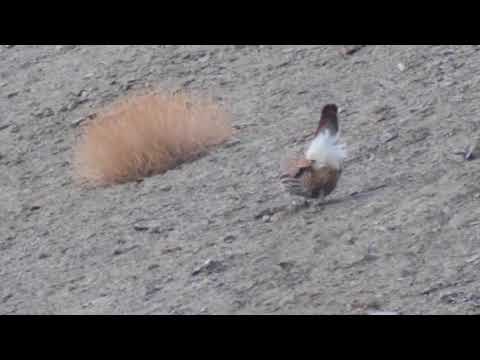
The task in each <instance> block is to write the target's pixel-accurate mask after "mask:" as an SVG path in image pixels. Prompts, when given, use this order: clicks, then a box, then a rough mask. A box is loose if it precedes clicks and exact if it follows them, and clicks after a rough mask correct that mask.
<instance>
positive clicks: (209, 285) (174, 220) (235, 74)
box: [0, 45, 480, 314]
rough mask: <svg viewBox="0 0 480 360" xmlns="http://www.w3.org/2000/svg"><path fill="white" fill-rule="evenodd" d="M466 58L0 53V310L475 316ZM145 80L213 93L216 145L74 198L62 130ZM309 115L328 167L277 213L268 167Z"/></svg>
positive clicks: (478, 254) (478, 290)
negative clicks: (322, 198)
mask: <svg viewBox="0 0 480 360" xmlns="http://www.w3.org/2000/svg"><path fill="white" fill-rule="evenodd" d="M345 50H347V51H345ZM479 50H480V47H478V46H363V47H362V46H358V47H357V46H348V47H346V48H345V47H343V46H67V45H64V46H55V45H48V46H20V45H17V46H13V47H11V46H5V45H3V46H0V109H1V111H0V189H1V190H0V264H1V266H0V284H1V286H0V313H1V314H72V313H73V314H199V313H202V314H272V313H276V314H365V313H368V312H370V311H393V312H396V313H400V314H473V313H480V207H479V203H480V183H479V178H480V159H478V158H477V159H475V158H474V157H475V156H471V157H470V158H469V160H465V159H464V156H462V154H459V153H458V152H461V151H464V150H465V148H466V147H467V146H468V145H471V144H473V143H474V141H475V140H476V139H478V138H479V137H480V119H479V117H478V114H479V112H480V83H479V82H480V78H479V77H478V75H477V74H479V73H480V52H479ZM145 86H158V87H161V88H165V89H172V90H175V89H182V88H184V89H187V90H190V91H193V92H195V93H200V94H205V95H209V96H210V95H211V96H214V97H215V98H216V99H217V100H218V101H220V102H222V103H223V104H224V105H225V106H226V107H227V108H228V109H229V110H230V111H231V112H232V114H233V123H234V126H235V129H236V132H235V135H234V138H233V139H232V140H231V141H230V142H229V143H227V144H226V145H224V146H222V147H220V148H218V149H217V150H215V151H213V152H212V153H210V154H209V155H207V156H205V157H203V158H201V159H199V160H197V161H195V162H193V163H190V164H185V165H183V166H182V167H180V168H178V169H175V170H172V171H169V172H167V173H166V174H165V175H161V176H155V177H151V178H148V179H146V180H145V181H143V182H141V183H131V184H125V185H119V186H113V187H110V188H97V189H91V190H87V189H84V188H81V187H79V186H77V185H76V184H75V183H74V182H73V179H72V172H71V171H72V169H71V160H72V145H73V144H74V141H75V137H76V135H77V133H78V123H79V120H80V119H82V118H83V117H85V116H86V115H88V114H90V113H92V112H94V111H95V109H96V108H98V107H99V106H101V105H102V104H107V103H109V102H110V101H112V100H114V99H116V98H118V97H120V96H123V95H125V94H127V93H129V92H131V91H135V89H141V88H143V87H145ZM327 102H335V103H337V104H338V105H339V106H340V107H341V108H342V112H341V114H340V115H341V118H340V124H341V128H342V136H343V139H344V141H345V142H346V143H347V145H348V149H349V155H348V161H347V162H346V164H345V170H344V173H343V175H342V178H341V181H340V183H339V185H338V188H337V190H336V191H335V192H334V193H333V194H332V195H331V196H330V198H329V202H328V203H327V204H325V205H323V206H318V205H317V204H315V203H312V204H311V206H310V207H306V208H303V209H298V210H296V211H294V210H292V208H291V207H289V204H290V203H291V198H289V197H288V196H286V194H285V193H284V191H283V189H282V187H281V186H280V183H279V181H278V176H279V169H280V164H281V161H282V159H284V158H285V156H287V155H289V154H292V153H294V152H296V151H299V150H302V149H303V148H304V146H305V145H306V143H307V141H308V140H309V139H310V138H309V137H308V134H309V133H311V131H312V130H314V128H315V126H316V123H317V120H318V117H319V112H320V110H321V108H322V106H323V105H324V104H325V103H327ZM474 155H475V153H474Z"/></svg>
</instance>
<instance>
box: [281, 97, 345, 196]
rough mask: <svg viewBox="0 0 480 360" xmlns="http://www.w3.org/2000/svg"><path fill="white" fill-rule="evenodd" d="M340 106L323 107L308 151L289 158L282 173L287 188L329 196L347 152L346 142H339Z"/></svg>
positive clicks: (283, 182)
mask: <svg viewBox="0 0 480 360" xmlns="http://www.w3.org/2000/svg"><path fill="white" fill-rule="evenodd" d="M338 140H339V126H338V107H337V105H335V104H327V105H325V106H324V107H323V109H322V113H321V116H320V121H319V123H318V127H317V129H316V131H315V133H314V138H313V140H312V141H311V142H310V144H309V146H308V147H307V149H306V151H305V153H304V154H303V155H302V156H300V157H297V158H295V159H289V160H288V161H287V166H286V168H285V169H284V171H283V173H282V174H281V176H280V179H281V183H282V184H283V185H284V188H285V189H286V191H287V192H288V193H289V194H291V195H294V196H301V197H303V198H306V199H319V200H320V202H323V200H324V199H325V197H326V196H327V195H329V194H331V193H332V191H333V190H334V189H335V188H336V186H337V183H338V180H339V179H340V176H341V174H342V170H343V162H344V159H345V158H346V156H347V152H346V145H345V144H343V143H339V141H338Z"/></svg>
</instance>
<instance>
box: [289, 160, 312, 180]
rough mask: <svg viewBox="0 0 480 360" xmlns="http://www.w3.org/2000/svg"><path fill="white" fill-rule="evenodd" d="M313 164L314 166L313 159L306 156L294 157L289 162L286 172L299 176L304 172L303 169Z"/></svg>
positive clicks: (292, 175)
mask: <svg viewBox="0 0 480 360" xmlns="http://www.w3.org/2000/svg"><path fill="white" fill-rule="evenodd" d="M311 166H312V161H311V160H307V159H305V158H300V159H292V160H290V161H289V162H288V164H287V171H286V172H287V174H288V175H289V176H291V177H298V176H300V175H301V174H302V173H303V171H305V170H306V169H309V168H311Z"/></svg>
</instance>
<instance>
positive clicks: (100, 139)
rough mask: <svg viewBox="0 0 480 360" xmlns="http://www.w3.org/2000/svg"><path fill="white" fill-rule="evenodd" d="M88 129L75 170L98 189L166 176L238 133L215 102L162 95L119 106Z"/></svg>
mask: <svg viewBox="0 0 480 360" xmlns="http://www.w3.org/2000/svg"><path fill="white" fill-rule="evenodd" d="M82 130H83V132H82V134H81V136H80V138H79V141H78V142H77V143H76V145H75V148H74V161H73V163H74V172H75V175H76V178H77V179H79V180H81V181H82V182H87V183H90V184H92V185H110V184H116V183H123V182H128V181H132V180H137V179H140V178H143V177H146V176H151V175H155V174H161V173H163V172H165V171H167V170H168V169H171V168H173V167H175V166H177V165H179V164H180V163H182V162H186V161H191V160H194V159H195V158H197V157H199V156H201V155H202V154H204V153H205V152H206V151H208V150H209V149H210V148H211V147H212V146H215V145H219V144H221V143H223V142H224V141H226V140H227V139H228V138H229V137H230V135H231V134H232V127H231V125H230V118H229V116H228V114H227V113H226V112H225V111H223V110H222V109H221V108H220V107H219V106H218V105H217V104H215V103H214V102H213V101H211V100H206V99H201V98H192V97H190V96H187V95H186V94H176V95H171V94H165V93H164V94H162V93H157V92H154V93H150V94H140V95H135V96H131V97H129V98H126V99H124V100H120V101H118V102H116V103H114V104H113V105H111V106H110V107H109V108H108V109H106V110H104V111H102V112H100V113H97V116H96V118H95V119H94V120H93V121H91V122H89V123H88V124H86V125H85V126H84V127H83V128H82Z"/></svg>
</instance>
